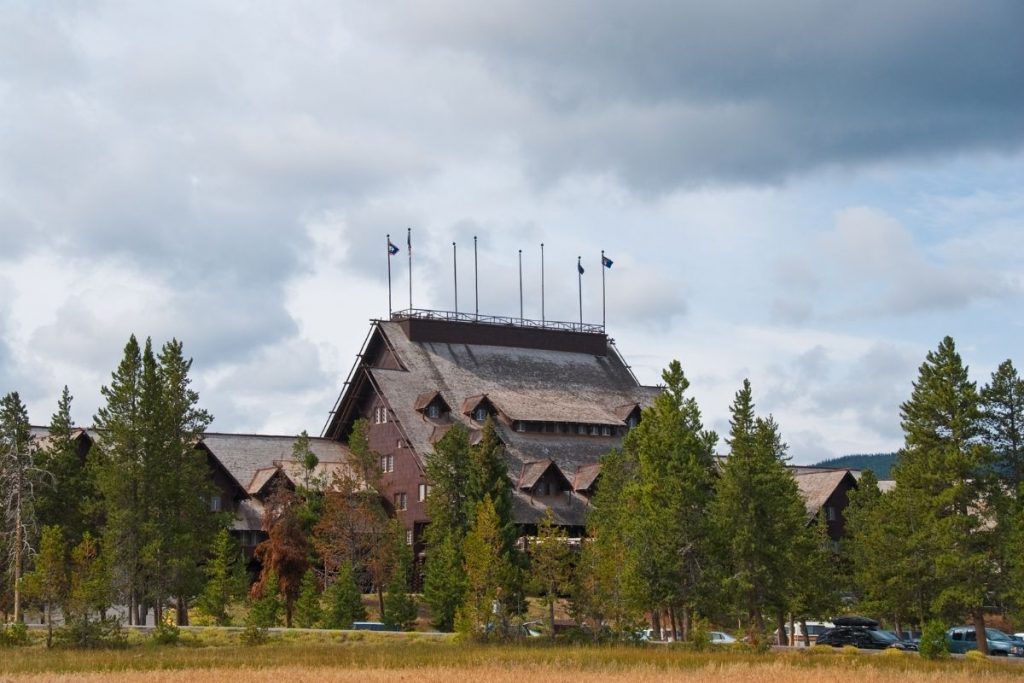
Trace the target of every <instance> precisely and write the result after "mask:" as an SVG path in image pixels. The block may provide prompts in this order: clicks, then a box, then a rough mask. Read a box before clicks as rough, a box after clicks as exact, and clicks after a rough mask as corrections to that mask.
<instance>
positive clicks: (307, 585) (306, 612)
mask: <svg viewBox="0 0 1024 683" xmlns="http://www.w3.org/2000/svg"><path fill="white" fill-rule="evenodd" d="M322 616H323V611H322V610H321V609H320V591H319V587H318V586H317V581H316V572H314V571H313V570H312V569H307V570H306V574H305V576H303V577H302V585H301V587H300V588H299V597H298V599H297V600H296V601H295V617H294V623H295V625H296V626H298V627H299V628H314V627H316V625H317V624H319V623H320V619H321V617H322Z"/></svg>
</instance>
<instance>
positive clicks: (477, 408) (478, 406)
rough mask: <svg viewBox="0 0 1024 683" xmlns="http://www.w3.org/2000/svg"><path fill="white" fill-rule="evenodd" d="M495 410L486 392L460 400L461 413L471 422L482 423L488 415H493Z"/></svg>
mask: <svg viewBox="0 0 1024 683" xmlns="http://www.w3.org/2000/svg"><path fill="white" fill-rule="evenodd" d="M497 412H498V411H497V409H495V407H494V404H493V403H492V402H491V399H489V398H487V394H477V395H476V396H470V397H469V398H467V399H466V400H465V401H463V402H462V414H463V415H466V416H467V417H469V419H471V420H473V422H478V423H480V424H483V423H484V422H486V421H487V418H488V417H493V416H494V415H495V414H496V413H497Z"/></svg>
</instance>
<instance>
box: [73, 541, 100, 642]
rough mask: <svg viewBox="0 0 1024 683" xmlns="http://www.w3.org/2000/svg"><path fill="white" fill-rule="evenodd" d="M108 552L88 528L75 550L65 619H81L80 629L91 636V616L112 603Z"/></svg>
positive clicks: (82, 633)
mask: <svg viewBox="0 0 1024 683" xmlns="http://www.w3.org/2000/svg"><path fill="white" fill-rule="evenodd" d="M107 557H108V555H106V554H105V553H103V552H102V550H101V547H100V543H99V541H98V540H96V538H95V537H93V535H92V534H90V533H89V532H88V531H87V532H85V535H84V536H83V537H82V540H81V541H80V542H79V544H78V545H76V546H75V547H74V549H72V551H71V567H70V576H69V584H70V585H69V587H68V597H67V600H66V602H65V604H64V621H65V623H67V624H70V623H72V622H75V621H77V622H78V623H79V624H80V628H79V629H78V633H79V634H80V636H81V637H85V638H88V637H89V633H90V629H89V623H90V616H91V615H92V613H93V612H96V613H98V614H102V613H103V611H104V610H106V609H107V607H109V606H110V599H111V576H110V565H109V563H108V562H107V559H106V558H107Z"/></svg>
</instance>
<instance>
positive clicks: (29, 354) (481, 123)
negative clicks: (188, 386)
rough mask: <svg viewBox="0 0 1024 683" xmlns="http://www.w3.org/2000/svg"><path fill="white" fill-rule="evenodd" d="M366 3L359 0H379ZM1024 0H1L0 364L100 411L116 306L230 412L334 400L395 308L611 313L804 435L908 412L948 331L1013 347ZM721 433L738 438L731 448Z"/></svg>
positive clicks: (1018, 284) (618, 334) (1, 379)
mask: <svg viewBox="0 0 1024 683" xmlns="http://www.w3.org/2000/svg"><path fill="white" fill-rule="evenodd" d="M367 5H369V7H368V6H367ZM1022 27H1024V4H1022V3H1020V2H1019V1H1018V0H1007V1H1006V2H999V1H997V0H992V1H986V2H977V0H967V1H964V2H951V1H944V0H926V1H925V0H922V1H919V2H918V1H913V0H908V1H906V2H895V3H894V2H891V0H887V1H885V2H882V1H873V0H867V1H862V2H853V3H850V2H843V3H840V2H836V3H822V2H804V1H797V0H792V1H791V0H777V1H776V2H773V3H771V4H770V7H769V6H768V5H765V4H764V3H759V2H729V1H721V2H714V3H708V2H692V3H690V2H680V1H678V0H674V1H671V2H648V3H636V2H621V3H605V2H595V1H593V0H587V1H582V0H581V1H579V2H574V1H564V2H523V1H522V0H517V1H515V2H506V1H503V0H490V1H489V2H456V1H433V2H414V1H410V2H401V1H396V2H386V3H347V2H342V1H339V0H325V1H324V2H316V1H293V2H287V3H276V2H252V1H251V0H249V1H246V2H219V1H211V0H201V1H196V2H190V1H186V0H178V1H177V2H169V3H168V2H163V3H156V2H149V3H140V2H86V1H81V2H45V3H41V2H36V1H34V0H25V1H24V2H21V1H19V0H9V1H7V2H3V3H2V4H0V392H3V393H6V392H7V391H10V390H17V391H20V392H21V395H22V397H23V399H24V400H25V401H26V402H27V404H28V407H29V410H30V414H31V418H32V420H33V422H34V423H42V424H45V423H46V422H48V421H49V417H50V414H51V413H52V412H53V410H54V408H55V405H56V401H57V397H58V395H59V392H60V389H61V387H62V386H63V385H64V384H67V385H69V386H70V388H71V391H72V393H73V394H74V395H75V404H74V418H75V420H76V422H77V423H79V424H82V425H87V424H89V423H91V421H92V415H93V414H94V412H95V410H96V408H97V406H98V403H99V388H100V386H101V385H102V384H104V383H106V382H108V381H109V378H110V372H111V371H112V370H113V369H114V367H115V366H116V364H117V362H118V360H119V358H120V355H121V352H122V349H123V346H124V343H125V341H126V340H127V338H128V336H129V335H130V334H131V333H135V334H136V335H138V336H139V337H142V338H144V337H147V336H151V337H152V338H153V339H154V342H155V343H156V344H157V345H159V344H161V343H162V342H163V341H165V340H167V339H169V338H171V337H172V336H173V337H177V338H179V339H181V340H183V341H184V343H185V350H186V352H187V353H188V354H189V355H191V356H192V357H193V358H194V359H195V363H194V366H193V372H194V376H195V383H196V386H197V388H198V389H199V391H200V394H201V397H202V403H203V404H204V406H205V407H207V408H208V409H209V410H211V411H212V413H213V414H214V416H215V422H214V425H213V429H214V430H216V431H245V432H260V433H284V434H292V433H297V432H298V431H300V430H302V429H306V430H309V431H310V433H313V434H319V432H320V429H321V427H322V426H323V423H324V421H325V419H326V417H327V412H328V411H329V410H330V408H331V406H332V404H333V402H334V400H335V398H336V396H337V394H338V391H339V390H340V388H341V384H342V382H343V380H344V378H345V375H346V374H347V372H348V370H349V368H350V366H351V364H352V362H353V361H354V359H355V355H356V353H357V352H358V351H359V347H360V344H361V343H362V341H363V338H364V336H365V334H366V330H367V324H368V320H369V319H370V318H375V317H385V316H386V315H387V312H388V309H387V281H386V273H387V271H386V263H387V261H386V256H385V247H384V245H385V242H384V240H385V234H386V233H388V232H390V233H391V234H392V236H393V237H392V239H393V240H394V241H395V242H396V243H397V244H399V245H400V246H401V247H403V251H402V253H401V254H400V255H399V256H398V257H397V258H396V260H395V262H394V266H395V268H394V283H395V302H396V308H397V307H402V308H404V307H405V306H407V305H408V290H407V282H408V281H407V279H406V278H407V276H408V272H407V268H406V261H405V257H406V254H405V251H404V246H405V229H406V227H407V226H412V228H413V245H414V249H415V252H414V259H415V260H414V271H415V280H414V291H413V296H414V301H413V304H414V305H415V306H416V307H423V308H441V309H450V308H452V307H453V291H452V289H453V288H452V269H451V243H452V241H456V242H457V243H458V249H459V264H460V269H459V288H460V290H459V305H460V308H461V309H463V310H466V309H468V308H470V307H471V306H472V305H473V280H472V269H471V264H472V238H473V236H474V235H476V236H478V238H479V249H480V309H481V312H482V313H491V314H497V315H518V310H519V295H518V283H517V253H518V250H519V249H522V250H523V268H524V272H525V275H524V279H525V283H524V288H525V297H526V303H525V309H526V310H525V313H526V315H527V317H538V318H539V317H540V246H539V245H540V244H541V242H543V243H544V244H545V248H546V266H547V267H546V291H547V301H546V314H547V317H548V318H549V319H563V320H573V319H575V318H576V316H577V309H576V306H577V303H576V302H577V298H576V297H577V292H576V257H577V256H582V257H583V265H584V267H585V269H586V273H585V275H584V276H583V299H584V301H583V306H584V317H585V318H586V319H587V320H588V321H591V322H600V319H601V297H600V275H601V269H600V265H599V255H600V251H601V249H604V250H605V251H606V252H607V254H608V255H609V257H611V258H612V259H613V260H614V262H615V263H614V266H613V267H612V269H611V270H609V271H607V272H606V275H607V288H608V289H607V292H608V294H607V299H608V302H607V309H608V329H609V333H610V335H611V336H612V337H614V338H615V339H616V341H617V344H618V347H619V349H620V351H621V352H622V353H623V355H624V356H625V357H626V359H627V360H628V361H629V362H630V363H631V364H632V366H633V368H634V371H635V372H636V374H637V376H638V377H639V378H640V380H641V381H643V382H644V383H655V382H657V381H658V380H659V376H660V371H661V369H662V368H663V367H664V366H665V365H666V364H667V363H668V362H669V361H670V360H672V359H673V358H678V359H679V360H680V361H681V362H682V364H683V367H684V369H685V371H686V372H687V375H688V376H689V378H690V380H691V382H692V391H693V393H694V395H695V396H696V397H697V399H698V401H699V403H700V406H701V408H702V410H703V413H704V416H705V421H706V423H707V425H708V426H710V427H712V428H714V429H716V430H718V431H719V433H720V434H722V435H724V434H725V433H726V432H727V431H728V416H729V415H728V407H729V405H730V403H731V401H732V396H733V394H734V393H735V391H736V390H737V389H738V388H739V387H740V385H741V383H742V380H743V378H745V377H747V378H749V379H750V380H751V382H752V384H753V388H754V396H755V401H756V402H757V407H758V410H759V412H761V413H763V414H767V413H769V412H770V413H772V414H774V415H775V417H776V419H777V420H778V421H779V422H780V424H781V427H782V430H783V434H784V437H785V439H786V441H787V442H788V443H789V444H790V449H791V455H792V456H793V459H794V461H795V462H799V463H810V462H816V461H818V460H820V459H822V458H826V457H831V456H836V455H841V454H845V453H862V452H878V451H888V450H893V449H896V448H898V447H899V446H900V444H901V443H902V433H901V431H900V426H899V404H900V403H901V402H902V401H904V400H906V398H907V397H908V396H909V394H910V391H911V382H912V381H913V380H914V379H915V377H916V373H917V367H918V366H919V365H920V363H921V361H922V360H923V358H924V355H925V354H926V353H927V351H928V350H930V349H934V348H935V347H936V346H937V345H938V343H939V341H940V340H941V338H942V337H943V336H944V335H946V334H949V335H952V336H953V337H954V338H955V339H956V341H957V343H958V347H959V349H960V351H961V353H962V355H963V356H964V359H965V361H966V362H967V363H968V364H969V365H970V367H971V373H972V376H973V378H974V379H975V380H977V381H978V382H979V383H983V382H985V381H986V380H987V379H988V377H989V374H990V373H991V372H992V370H994V369H995V367H996V365H997V364H998V363H999V362H1000V361H1002V360H1005V359H1006V358H1011V359H1013V360H1014V361H1015V363H1017V364H1018V366H1019V365H1024V343H1022V340H1024V316H1022V312H1024V306H1022V299H1024V280H1022V277H1021V273H1022V266H1024V40H1022V39H1021V29H1022ZM725 449H726V446H725V444H724V442H722V443H720V445H719V450H721V451H724V450H725Z"/></svg>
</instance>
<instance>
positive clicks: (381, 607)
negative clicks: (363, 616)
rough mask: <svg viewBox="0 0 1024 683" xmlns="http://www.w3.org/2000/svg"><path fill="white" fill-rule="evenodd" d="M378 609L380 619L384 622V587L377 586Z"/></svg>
mask: <svg viewBox="0 0 1024 683" xmlns="http://www.w3.org/2000/svg"><path fill="white" fill-rule="evenodd" d="M377 609H379V610H380V619H381V621H384V586H382V585H381V584H380V583H378V584H377Z"/></svg>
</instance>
